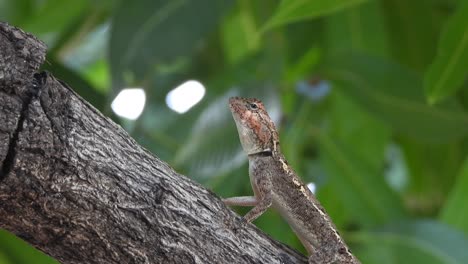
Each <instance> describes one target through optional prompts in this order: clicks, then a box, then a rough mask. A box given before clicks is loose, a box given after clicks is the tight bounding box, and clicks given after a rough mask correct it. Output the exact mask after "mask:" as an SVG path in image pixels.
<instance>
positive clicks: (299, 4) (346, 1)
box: [263, 0, 367, 30]
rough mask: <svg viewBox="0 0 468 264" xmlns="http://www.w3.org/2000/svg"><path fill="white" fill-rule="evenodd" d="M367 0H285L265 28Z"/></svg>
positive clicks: (326, 12)
mask: <svg viewBox="0 0 468 264" xmlns="http://www.w3.org/2000/svg"><path fill="white" fill-rule="evenodd" d="M365 1H367V0H316V1H309V0H283V1H282V2H281V4H280V5H279V6H278V8H277V9H276V11H275V13H274V14H273V16H272V17H271V18H270V19H269V20H268V21H267V23H266V24H265V26H264V27H263V30H267V29H271V28H274V27H277V26H281V25H285V24H289V23H292V22H296V21H300V20H306V19H312V18H315V17H319V16H324V15H328V14H331V13H333V12H336V11H338V10H342V9H344V8H348V7H351V6H354V5H357V4H361V3H363V2H365Z"/></svg>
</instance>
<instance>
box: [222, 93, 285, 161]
mask: <svg viewBox="0 0 468 264" xmlns="http://www.w3.org/2000/svg"><path fill="white" fill-rule="evenodd" d="M229 108H230V109H231V112H232V116H233V117H234V121H235V122H236V126H237V132H238V133H239V138H240V141H241V144H242V148H243V149H244V151H245V152H246V153H247V155H251V154H256V153H260V152H265V151H274V150H277V148H278V144H279V141H278V133H277V132H276V128H275V124H274V123H273V121H272V120H271V118H270V117H269V116H268V113H267V111H266V110H265V107H264V106H263V103H262V102H261V101H260V100H258V99H255V98H241V97H232V98H230V99H229Z"/></svg>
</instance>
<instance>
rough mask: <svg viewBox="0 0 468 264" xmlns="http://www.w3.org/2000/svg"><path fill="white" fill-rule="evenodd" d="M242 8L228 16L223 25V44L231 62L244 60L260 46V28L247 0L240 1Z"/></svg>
mask: <svg viewBox="0 0 468 264" xmlns="http://www.w3.org/2000/svg"><path fill="white" fill-rule="evenodd" d="M240 3H241V4H240V8H239V10H238V12H236V13H235V14H234V15H232V16H228V17H227V19H226V21H225V22H224V25H223V30H222V35H223V46H224V51H225V53H226V57H227V58H228V60H229V62H230V63H231V64H235V63H237V62H238V61H240V60H242V59H243V58H244V57H245V56H247V55H249V54H250V53H252V52H254V51H256V50H257V49H258V48H259V47H260V38H259V34H258V28H257V26H256V25H255V20H254V17H253V14H252V10H251V7H250V5H249V3H248V2H247V1H240Z"/></svg>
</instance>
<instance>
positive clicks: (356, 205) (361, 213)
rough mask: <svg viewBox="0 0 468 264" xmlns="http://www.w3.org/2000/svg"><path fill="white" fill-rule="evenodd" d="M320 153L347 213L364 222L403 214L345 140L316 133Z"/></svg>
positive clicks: (379, 174)
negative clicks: (341, 140)
mask: <svg viewBox="0 0 468 264" xmlns="http://www.w3.org/2000/svg"><path fill="white" fill-rule="evenodd" d="M319 143H320V150H321V152H320V157H321V159H322V163H323V164H324V167H325V168H326V170H327V172H328V175H329V177H330V178H331V182H332V184H333V185H334V187H335V188H336V190H337V191H336V193H337V194H339V196H340V199H341V200H342V203H343V204H344V205H345V208H346V210H347V211H348V213H349V214H351V215H353V217H354V218H355V219H357V220H358V222H359V223H361V224H362V225H365V226H375V225H378V224H382V223H385V222H387V221H390V220H393V219H398V218H402V217H404V215H405V213H404V211H403V207H402V204H401V202H400V200H399V198H398V196H396V195H395V193H393V191H392V190H391V189H390V188H389V186H388V185H387V183H386V182H385V178H384V176H383V173H382V172H379V171H377V170H374V169H373V168H372V166H369V165H368V164H367V163H366V161H365V160H363V159H362V158H360V155H359V154H356V151H355V150H354V149H352V148H350V147H349V146H347V145H346V144H345V143H342V142H339V141H338V140H334V139H332V138H330V137H329V136H328V135H327V134H326V133H320V135H319Z"/></svg>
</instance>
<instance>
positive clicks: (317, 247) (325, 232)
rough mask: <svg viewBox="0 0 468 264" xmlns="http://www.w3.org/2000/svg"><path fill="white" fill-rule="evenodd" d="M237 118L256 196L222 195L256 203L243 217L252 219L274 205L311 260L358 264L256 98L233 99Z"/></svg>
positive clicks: (231, 200) (231, 201) (229, 202)
mask: <svg viewBox="0 0 468 264" xmlns="http://www.w3.org/2000/svg"><path fill="white" fill-rule="evenodd" d="M229 107H230V109H231V112H232V115H233V117H234V121H235V122H236V126H237V131H238V132H239V138H240V141H241V144H242V148H243V149H244V151H245V152H246V154H247V155H248V157H249V176H250V182H251V184H252V189H253V191H254V196H242V197H232V198H227V199H224V200H223V201H224V202H225V203H226V204H227V205H240V206H254V207H253V208H252V209H251V210H250V211H249V212H248V213H247V214H246V215H245V216H244V218H245V220H247V221H248V222H252V221H253V220H255V219H256V218H257V217H259V216H260V215H262V214H263V213H264V212H265V211H266V210H267V209H268V208H269V207H270V206H273V207H274V208H275V209H277V210H278V211H279V212H280V214H281V215H282V216H283V218H285V220H286V221H287V222H288V223H289V225H290V226H291V228H292V229H293V230H294V232H295V233H296V235H297V236H298V237H299V239H300V240H301V242H302V244H303V245H304V247H305V248H306V249H307V251H308V252H309V254H310V257H309V263H311V264H312V263H317V264H318V263H320V264H322V263H349V264H357V263H360V262H359V261H358V260H357V259H356V258H355V257H354V256H353V255H352V254H351V251H350V250H349V248H348V246H347V245H346V244H345V242H344V241H343V239H342V238H341V237H340V235H339V234H338V231H337V230H336V227H335V225H334V224H333V222H332V221H331V219H330V217H329V216H328V214H327V213H326V212H325V210H324V209H323V207H322V206H321V205H320V203H319V201H318V200H317V199H316V198H315V196H314V195H313V194H312V192H311V191H310V190H309V189H308V188H307V186H306V185H305V184H304V183H302V181H301V180H300V178H299V177H298V176H297V175H296V173H295V172H294V171H293V170H292V169H291V168H290V167H289V165H288V163H287V161H286V159H285V158H284V156H283V154H282V153H281V152H280V147H279V137H278V132H277V131H276V128H275V125H274V123H273V121H272V120H271V118H270V117H269V116H268V113H267V111H266V109H265V107H264V106H263V103H262V102H261V101H260V100H257V99H249V98H240V97H233V98H230V99H229Z"/></svg>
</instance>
